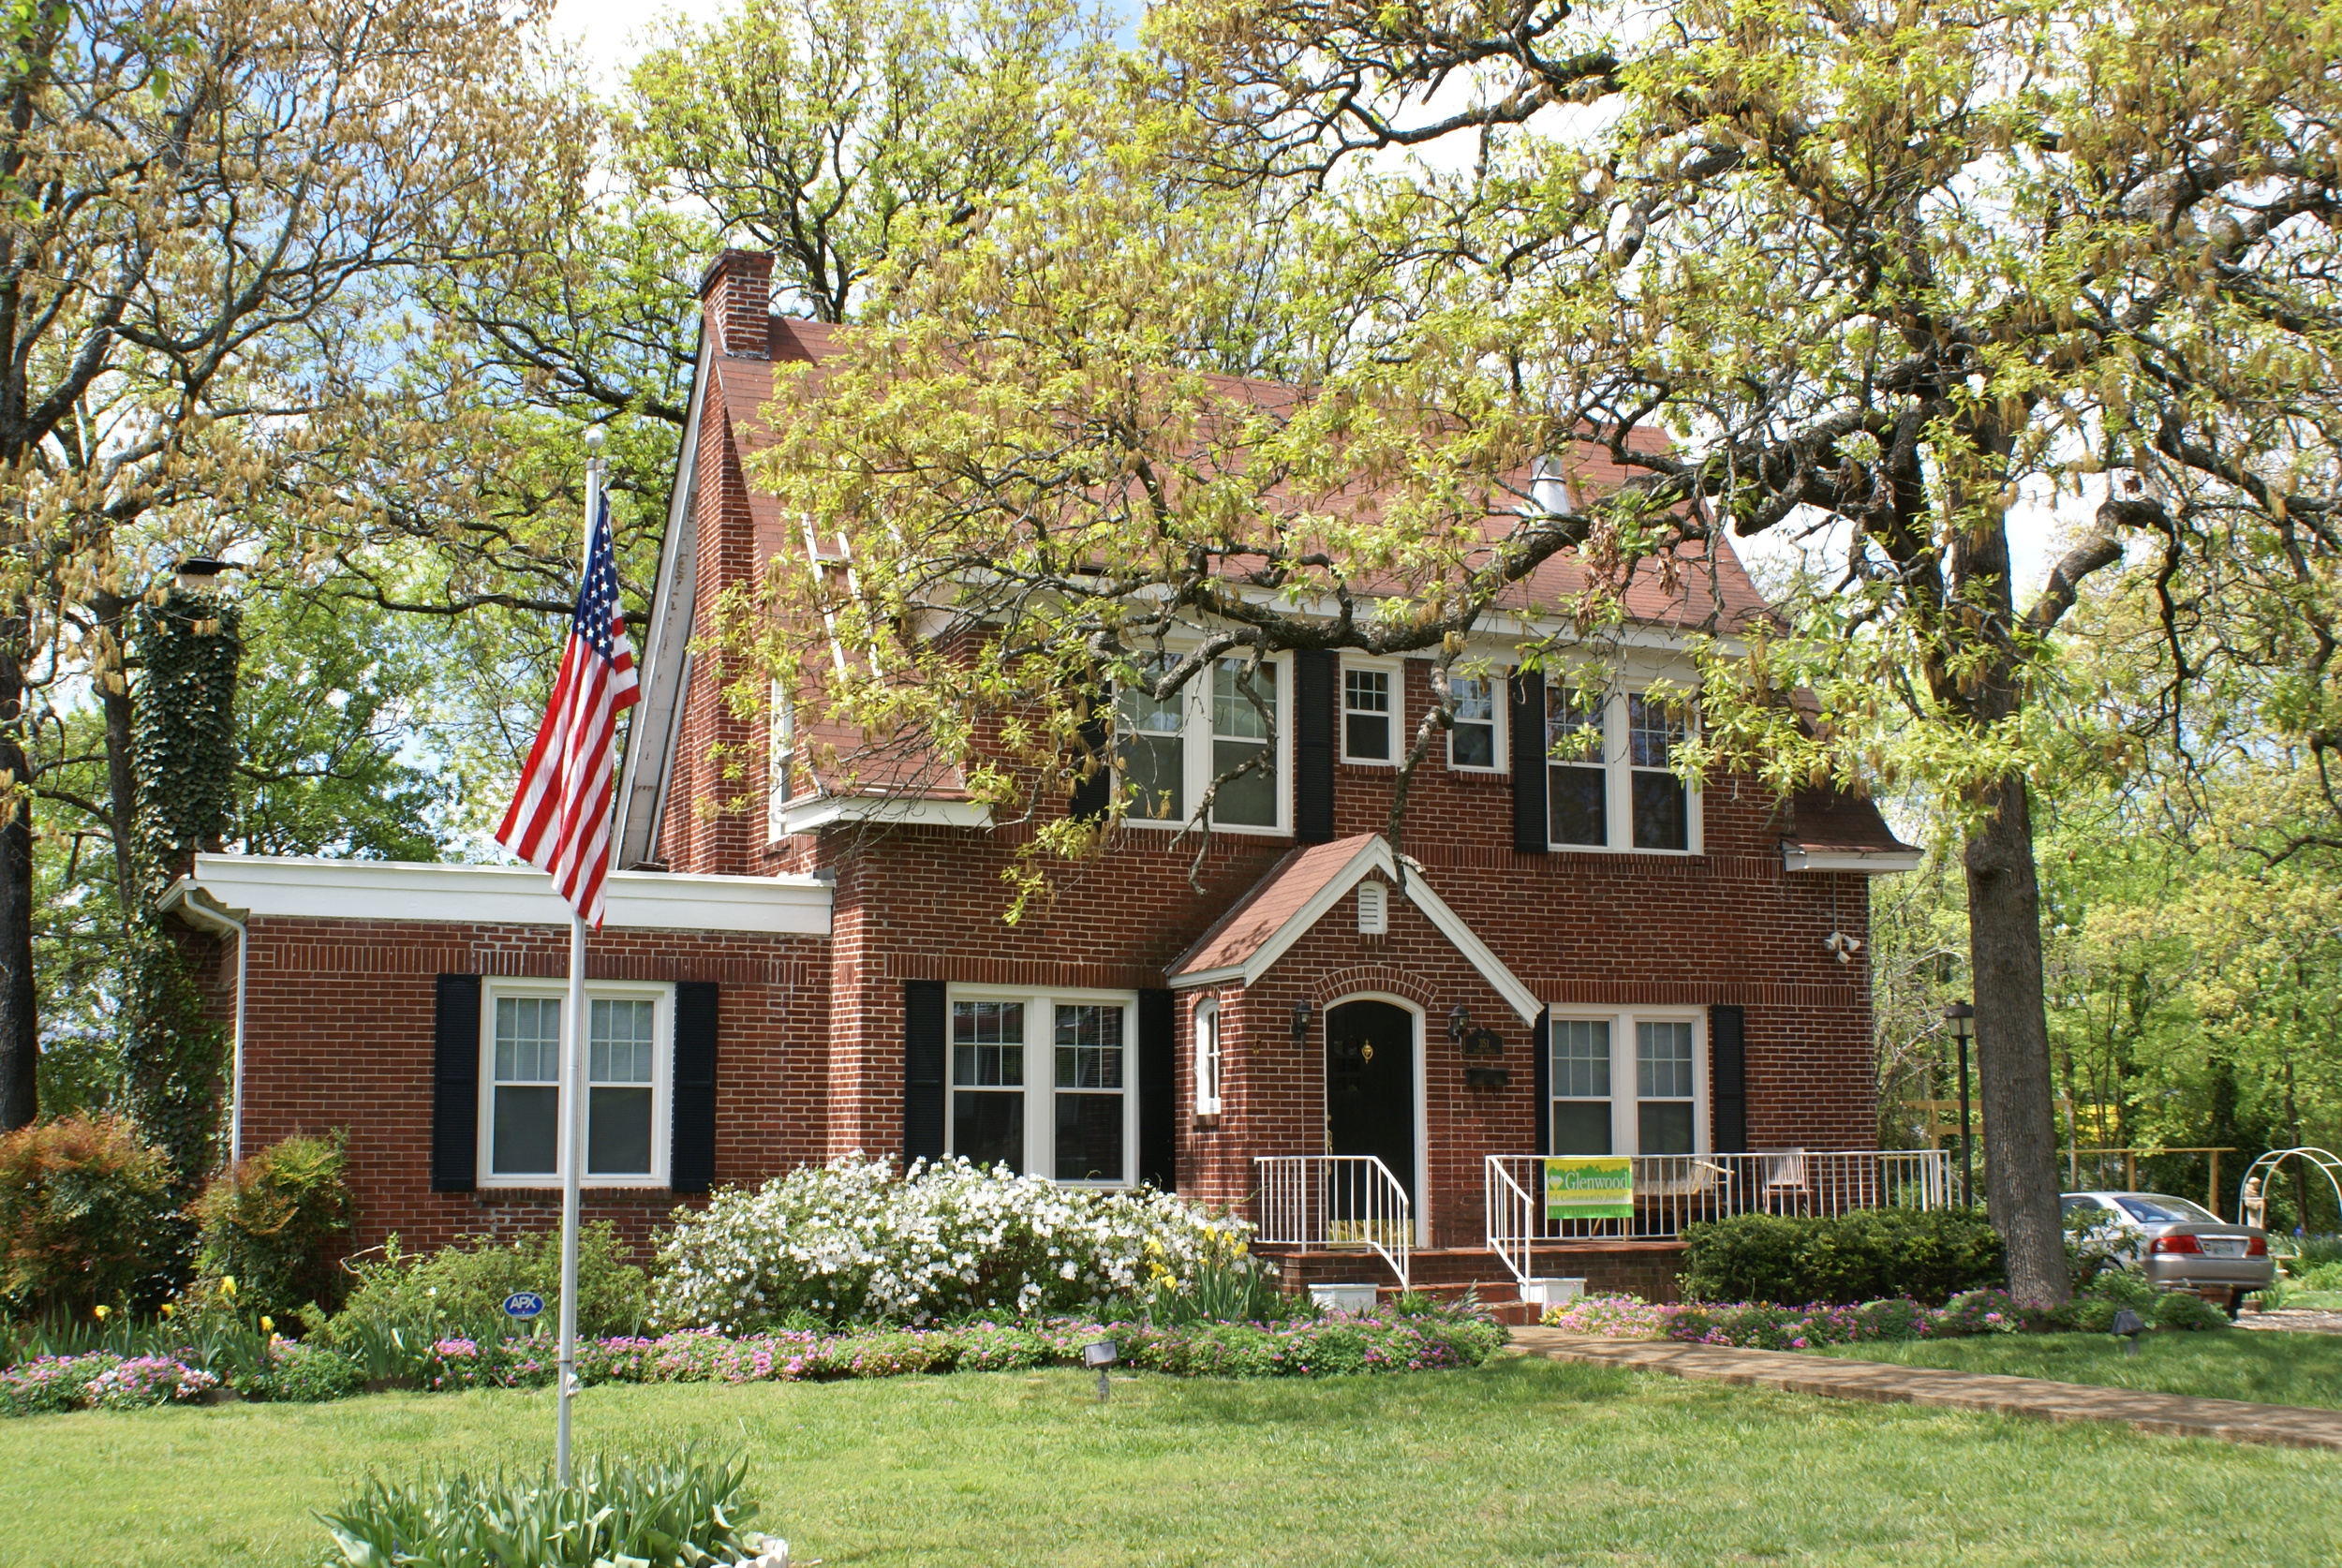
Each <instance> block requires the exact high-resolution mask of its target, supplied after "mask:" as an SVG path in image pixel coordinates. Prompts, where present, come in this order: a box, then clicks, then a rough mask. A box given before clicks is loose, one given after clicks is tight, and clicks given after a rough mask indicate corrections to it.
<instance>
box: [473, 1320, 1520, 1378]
mask: <svg viewBox="0 0 2342 1568" xmlns="http://www.w3.org/2000/svg"><path fill="white" fill-rule="evenodd" d="M1099 1339H1112V1340H1114V1341H1115V1343H1116V1346H1117V1348H1118V1350H1119V1353H1120V1356H1121V1364H1122V1365H1124V1366H1127V1367H1137V1368H1146V1369H1148V1370H1150V1371H1158V1372H1167V1373H1171V1374H1173V1375H1175V1376H1181V1377H1324V1376H1331V1375H1335V1374H1340V1373H1349V1372H1412V1371H1430V1370H1435V1369H1438V1368H1449V1367H1476V1366H1478V1365H1480V1364H1481V1363H1482V1362H1484V1361H1486V1360H1487V1359H1488V1358H1489V1356H1490V1354H1492V1353H1493V1352H1494V1351H1495V1350H1496V1348H1497V1347H1498V1346H1499V1345H1501V1344H1503V1343H1504V1342H1505V1330H1504V1329H1503V1328H1501V1327H1499V1326H1497V1325H1496V1324H1488V1323H1481V1322H1477V1321H1475V1320H1471V1319H1463V1318H1450V1317H1405V1316H1401V1315H1398V1314H1395V1313H1391V1314H1385V1313H1375V1314H1371V1315H1367V1316H1361V1317H1355V1318H1330V1319H1325V1320H1322V1321H1321V1320H1300V1321H1296V1322H1292V1323H1282V1324H1253V1323H1222V1324H1191V1325H1186V1326H1182V1327H1178V1328H1165V1327H1157V1326H1153V1325H1149V1324H1130V1323H1099V1322H1095V1321H1093V1320H1089V1319H1080V1318H1059V1319H1051V1320H1049V1321H1047V1322H1044V1323H1017V1322H1002V1323H994V1322H976V1323H967V1324H956V1325H952V1326H947V1327H937V1328H898V1329H886V1328H877V1329H855V1330H850V1331H848V1332H845V1333H839V1334H821V1333H809V1332H790V1331H786V1330H782V1331H777V1332H774V1333H770V1334H759V1335H750V1336H745V1337H741V1338H732V1337H728V1336H725V1335H721V1334H718V1333H716V1332H714V1331H713V1330H708V1329H687V1330H683V1331H680V1332H677V1333H674V1334H667V1335H661V1336H660V1337H659V1338H657V1339H641V1338H633V1339H629V1338H621V1339H594V1340H588V1341H586V1342H585V1343H582V1344H580V1345H579V1346H578V1364H577V1372H578V1379H579V1381H580V1382H582V1383H798V1382H810V1381H814V1380H819V1379H837V1378H882V1377H897V1376H900V1375H902V1374H905V1373H909V1372H950V1371H966V1372H1000V1371H1014V1370H1017V1369H1020V1368H1028V1367H1078V1366H1080V1365H1081V1361H1082V1347H1083V1346H1085V1345H1088V1344H1091V1343H1094V1342H1095V1341H1097V1340H1099ZM552 1375H553V1368H552V1354H551V1350H550V1347H549V1346H547V1345H544V1344H542V1343H541V1342H538V1341H531V1340H525V1339H514V1340H505V1341H502V1342H501V1343H497V1342H495V1341H490V1342H487V1343H482V1342H479V1341H475V1340H470V1339H443V1340H440V1341H439V1342H438V1343H437V1345H435V1346H434V1347H433V1355H432V1362H431V1368H430V1371H429V1373H428V1375H427V1378H426V1382H427V1383H428V1384H429V1386H431V1387H434V1388H481V1387H526V1386H531V1385H535V1384H539V1383H547V1382H550V1381H551V1379H552Z"/></svg>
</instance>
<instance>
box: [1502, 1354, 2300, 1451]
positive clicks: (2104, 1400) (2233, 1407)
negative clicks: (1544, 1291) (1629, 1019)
mask: <svg viewBox="0 0 2342 1568" xmlns="http://www.w3.org/2000/svg"><path fill="white" fill-rule="evenodd" d="M1513 1343H1514V1344H1515V1345H1517V1346H1519V1348H1520V1349H1522V1350H1524V1351H1526V1352H1528V1353H1529V1354H1532V1355H1542V1356H1545V1357H1547V1358H1549V1359H1550V1360H1554V1361H1588V1362H1597V1363H1600V1364H1602V1365H1605V1366H1611V1367H1631V1368H1635V1369H1636V1370H1638V1371H1644V1372H1666V1373H1668V1374H1670V1375H1672V1376H1675V1377H1679V1378H1694V1379H1697V1380H1698V1381H1700V1382H1703V1383H1740V1384H1743V1385H1746V1386H1750V1387H1756V1388H1777V1389H1780V1390H1782V1391H1783V1392H1785V1393H1789V1394H1819V1395H1823V1396H1825V1397H1827V1398H1833V1399H1868V1400H1871V1401H1872V1402H1874V1403H1878V1404H1912V1405H1930V1406H1934V1408H1936V1409H1939V1410H1971V1411H1985V1412H1990V1413H1994V1414H1996V1415H2031V1416H2038V1417H2039V1418H2040V1419H2042V1420H2045V1421H2113V1422H2120V1423H2122V1424H2123V1425H2125V1426H2128V1427H2136V1428H2137V1429H2138V1430H2140V1431H2142V1432H2160V1433H2164V1434H2166V1435H2169V1436H2173V1437H2212V1438H2220V1439H2223V1440H2225V1441H2227V1442H2273V1443H2276V1444H2279V1445H2281V1446H2284V1447H2288V1448H2325V1449H2332V1450H2335V1451H2336V1452H2342V1410H2311V1409H2308V1408H2306V1407H2304V1406H2300V1405H2258V1404H2253V1403H2250V1402H2249V1401H2246V1400H2244V1399H2200V1398H2194V1397H2193V1396H2190V1395H2184V1394H2146V1393H2141V1392H2140V1391H2138V1390H2136V1389H2130V1388H2101V1387H2097V1386H2095V1385H2093V1384H2090V1383H2053V1382H2051V1381H2049V1380H2048V1379H2046V1378H2012V1377H2007V1376H2004V1375H2002V1374H2000V1373H1998V1372H1955V1371H1949V1370H1947V1369H1945V1368H1935V1367H1898V1366H1894V1365H1891V1364H1890V1363H1887V1362H1883V1361H1840V1360H1837V1359H1835V1358H1833V1357H1826V1356H1818V1355H1800V1354H1797V1353H1796V1352H1794V1351H1764V1350H1737V1349H1731V1348H1728V1347H1726V1346H1722V1345H1687V1344H1682V1343H1678V1342H1676V1341H1673V1340H1668V1339H1595V1338H1592V1337H1589V1336H1586V1335H1579V1334H1564V1333H1563V1332H1562V1331H1561V1330H1560V1329H1558V1328H1516V1329H1514V1330H1513Z"/></svg>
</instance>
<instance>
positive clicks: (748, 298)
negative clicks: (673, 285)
mask: <svg viewBox="0 0 2342 1568" xmlns="http://www.w3.org/2000/svg"><path fill="white" fill-rule="evenodd" d="M700 305H701V308H703V309H704V310H705V311H706V313H707V330H708V331H709V332H710V333H714V334H715V339H716V352H718V353H719V354H729V355H731V356H732V357H733V358H734V359H741V360H765V359H770V358H772V352H773V345H772V327H771V325H770V322H771V319H772V314H773V258H772V253H771V252H769V251H763V250H726V251H723V252H721V253H719V255H718V256H717V258H716V259H715V260H713V261H710V262H709V263H708V264H707V271H706V272H705V273H704V274H702V275H701V277H700Z"/></svg>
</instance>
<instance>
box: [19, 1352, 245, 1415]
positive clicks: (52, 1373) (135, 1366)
mask: <svg viewBox="0 0 2342 1568" xmlns="http://www.w3.org/2000/svg"><path fill="white" fill-rule="evenodd" d="M218 1386H219V1379H218V1378H216V1377H215V1376H214V1375H213V1374H211V1373H210V1372H207V1371H204V1370H203V1369H202V1368H198V1367H190V1366H188V1365H187V1364H186V1363H185V1362H183V1361H180V1360H178V1359H177V1358H176V1357H173V1356H167V1355H134V1356H120V1355H116V1354H113V1353H111V1351H99V1352H97V1353H96V1354H91V1355H43V1356H37V1357H35V1358H34V1359H33V1360H30V1361H25V1362H20V1363H19V1364H17V1365H16V1366H14V1367H11V1368H8V1369H7V1371H5V1372H0V1413H5V1414H8V1415H32V1414H36V1413H41V1412H45V1411H65V1410H83V1409H91V1408H95V1409H97V1410H138V1409H141V1408H143V1407H145V1406H148V1405H160V1404H168V1403H170V1401H171V1400H173V1399H193V1398H198V1397H199V1396H200V1395H202V1394H204V1393H206V1392H208V1391H209V1390H211V1389H214V1388H216V1387H218Z"/></svg>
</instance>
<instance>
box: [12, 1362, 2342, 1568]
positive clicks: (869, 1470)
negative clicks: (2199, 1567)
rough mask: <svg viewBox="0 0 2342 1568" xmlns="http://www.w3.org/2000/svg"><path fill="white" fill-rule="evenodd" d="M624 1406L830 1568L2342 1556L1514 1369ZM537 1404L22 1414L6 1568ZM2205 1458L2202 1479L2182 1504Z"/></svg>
mask: <svg viewBox="0 0 2342 1568" xmlns="http://www.w3.org/2000/svg"><path fill="white" fill-rule="evenodd" d="M1093 1390H1094V1383H1093V1382H1092V1381H1091V1380H1090V1379H1089V1378H1087V1377H1086V1376H1084V1375H1083V1374H1081V1373H1079V1372H1075V1371H1049V1372H1043V1373H1030V1374H1019V1373H1000V1374H976V1373H962V1374H956V1375H952V1376H948V1377H904V1378H894V1379H887V1380H883V1381H871V1382H861V1383H817V1384H805V1383H800V1384H771V1383H766V1384H752V1385H745V1386H738V1387H731V1386H710V1385H704V1384H701V1385H664V1386H634V1385H612V1386H605V1387H599V1388H594V1389H590V1390H588V1391H587V1392H586V1394H585V1395H584V1396H583V1397H582V1398H581V1399H580V1403H579V1427H580V1432H581V1442H582V1443H583V1444H584V1445H586V1446H589V1447H590V1446H596V1445H605V1444H614V1443H623V1444H625V1445H626V1446H629V1447H632V1448H637V1449H641V1448H646V1447H657V1446H660V1445H663V1444H670V1443H676V1442H685V1441H688V1440H693V1439H696V1440H700V1441H703V1442H710V1443H713V1444H716V1445H719V1446H721V1447H725V1448H731V1447H740V1448H745V1449H746V1450H747V1451H748V1452H749V1454H750V1456H751V1457H752V1459H753V1465H754V1468H753V1472H752V1474H751V1477H750V1485H751V1489H752V1491H753V1493H754V1495H755V1496H756V1497H757V1498H758V1499H759V1500H760V1501H762V1502H763V1504H764V1512H763V1517H762V1521H761V1522H762V1523H763V1526H764V1528H767V1529H775V1530H778V1531H781V1532H783V1533H785V1534H787V1535H788V1536H790V1537H791V1539H792V1541H793V1543H794V1544H795V1546H796V1548H797V1550H798V1552H799V1553H800V1554H801V1557H802V1558H807V1559H809V1558H820V1559H822V1560H823V1562H824V1563H826V1564H828V1565H829V1568H867V1565H880V1564H883V1565H899V1568H957V1565H967V1568H979V1565H981V1568H1014V1565H1019V1564H1063V1565H1068V1568H1108V1565H1125V1564H1141V1563H1144V1564H1166V1565H1183V1564H1203V1563H1230V1564H1247V1565H1249V1564H1273V1565H1283V1564H1293V1565H1295V1568H1300V1565H1303V1564H1307V1565H1311V1568H1323V1565H1327V1564H1341V1565H1345V1568H1346V1565H1351V1564H1368V1565H1379V1564H1402V1563H1404V1564H1474V1565H1478V1564H1505V1565H1511V1564H1528V1565H1540V1568H1545V1565H1550V1568H1559V1565H1563V1564H1568V1565H1573V1568H1582V1565H1589V1564H1596V1563H1601V1564H1609V1563H1634V1564H1672V1563H1683V1564H1708V1563H1719V1562H1726V1563H1729V1562H1758V1561H1806V1562H1828V1563H1945V1564H1949V1563H1959V1564H1979V1563H1983V1564H1992V1563H2027V1564H2031V1563H2075V1564H2083V1563H2087V1564H2092V1565H2094V1568H2095V1565H2097V1564H2099V1563H2103V1562H2106V1561H2121V1562H2129V1563H2136V1564H2153V1563H2197V1562H2210V1561H2235V1562H2252V1563H2256V1564H2287V1563H2305V1564H2307V1563H2330V1562H2334V1561H2342V1465H2336V1464H2335V1461H2334V1458H2333V1457H2332V1456H2331V1455H2324V1454H2307V1453H2299V1452H2294V1451H2291V1450H2286V1449H2276V1448H2259V1447H2238V1446H2230V1445H2227V1444H2222V1443H2217V1442H2205V1441H2199V1440H2182V1439H2167V1438H2150V1437H2143V1436H2141V1435H2139V1434H2136V1433H2132V1432H2129V1431H2127V1430H2122V1429H2119V1428H2112V1427H2084V1426H2059V1427H2053V1426H2050V1425H2047V1424H2045V1423H2033V1422H2027V1421H2022V1420H2016V1419H2009V1418H2002V1417H1996V1416H1983V1415H1969V1414H1962V1413H1949V1412H1937V1411H1926V1410H1920V1409H1918V1408H1916V1407H1912V1406H1901V1405H1891V1406H1880V1405H1867V1404H1856V1403H1841V1402H1837V1401H1833V1400H1826V1399H1813V1398H1801V1397H1798V1396H1795V1395H1786V1394H1772V1393H1766V1392H1761V1391H1756V1390H1743V1389H1731V1388H1726V1387H1721V1386H1718V1385H1714V1384H1708V1383H1687V1382H1682V1381H1680V1380H1677V1379H1673V1378H1665V1377H1655V1376H1649V1375H1645V1374H1639V1373H1634V1372H1628V1371H1624V1370H1622V1369H1619V1368H1604V1367H1587V1366H1574V1365H1565V1364H1558V1363H1553V1362H1548V1361H1542V1360H1534V1359H1528V1358H1522V1357H1518V1356H1509V1355H1508V1356H1505V1357H1502V1358H1500V1359H1499V1360H1498V1361H1496V1362H1495V1363H1492V1364H1491V1365H1490V1366H1489V1367H1486V1368H1480V1369H1478V1370H1475V1371H1469V1372H1439V1373H1429V1374H1422V1375H1416V1376H1401V1377H1359V1378H1341V1379H1330V1380H1327V1381H1325V1382H1312V1383H1304V1382H1282V1381H1279V1382H1268V1381H1261V1382H1234V1381H1218V1380H1211V1379H1187V1380H1182V1379H1173V1378H1164V1377H1156V1376H1142V1377H1139V1378H1136V1379H1133V1380H1128V1381H1121V1380H1118V1381H1117V1382H1116V1383H1115V1384H1114V1398H1113V1402H1112V1403H1111V1404H1109V1405H1106V1406H1103V1407H1102V1406H1100V1405H1099V1404H1097V1403H1096V1402H1095V1398H1094V1393H1093ZM552 1409H553V1407H552V1401H551V1398H550V1396H549V1395H546V1394H544V1393H516V1392H507V1391H484V1392H478V1393H470V1394H463V1395H422V1394H405V1395H377V1396H372V1397H369V1398H359V1399H351V1400H346V1401H344V1402H342V1403H339V1404H332V1405H319V1406H308V1407H294V1406H268V1405H243V1406H221V1407H215V1408H210V1409H194V1410H167V1411H154V1412H143V1413H126V1414H117V1413H97V1412H92V1413H79V1414H73V1415H56V1416H37V1417H29V1418H24V1419H20V1420H14V1421H8V1422H5V1423H0V1520H6V1521H7V1526H6V1528H5V1529H4V1530H0V1568H40V1565H48V1564H56V1565H59V1568H63V1565H66V1564H72V1565H74V1568H82V1565H84V1564H88V1563H92V1562H137V1563H141V1564H149V1563H151V1564H156V1565H168V1568H209V1565H214V1564H228V1563H235V1564H250V1565H254V1568H274V1565H290V1564H297V1563H306V1562H314V1561H316V1560H317V1552H318V1549H319V1546H320V1545H321V1543H322V1536H321V1535H320V1533H319V1531H317V1529H316V1527H315V1525H314V1524H313V1523H312V1522H311V1521H310V1519H309V1517H308V1516H309V1514H310V1511H312V1510H314V1509H317V1508H319V1507H321V1506H325V1505H327V1504H328V1503H330V1502H332V1501H334V1500H336V1499H337V1498H338V1497H339V1496H340V1495H341V1493H342V1491H343V1489H344V1487H345V1486H346V1485H347V1484H348V1481H349V1479H350V1478H351V1477H352V1476H353V1475H356V1474H358V1473H359V1472H363V1470H364V1469H365V1468H366V1467H367V1466H369V1465H378V1466H381V1467H384V1468H385V1469H387V1470H388V1471H390V1472H393V1473H395V1474H402V1475H403V1474H408V1473H412V1472H416V1471H418V1470H419V1469H421V1468H422V1467H423V1466H424V1465H426V1464H428V1463H431V1462H435V1461H460V1462H463V1463H466V1464H471V1465H493V1464H496V1463H497V1462H499V1461H501V1462H505V1463H511V1464H535V1463H539V1462H541V1458H542V1456H543V1455H544V1454H545V1452H546V1450H547V1449H548V1448H549V1446H550V1442H551V1434H552V1429H553V1422H552ZM2175 1467H2184V1473H2185V1482H2184V1484H2178V1485H2175V1484H2173V1476H2174V1474H2175V1473H2179V1471H2178V1470H2177V1469H2175Z"/></svg>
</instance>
